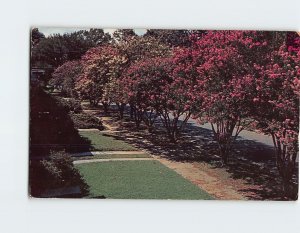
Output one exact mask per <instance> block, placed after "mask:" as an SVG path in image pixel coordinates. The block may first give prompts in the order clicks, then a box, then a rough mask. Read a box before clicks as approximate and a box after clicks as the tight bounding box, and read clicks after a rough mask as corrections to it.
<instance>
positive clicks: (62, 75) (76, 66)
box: [49, 60, 82, 98]
mask: <svg viewBox="0 0 300 233" xmlns="http://www.w3.org/2000/svg"><path fill="white" fill-rule="evenodd" d="M81 75H82V65H81V61H80V60H74V61H67V62H65V63H64V64H63V65H61V66H59V67H58V68H56V69H55V71H54V72H53V74H52V78H51V79H50V81H49V84H50V85H52V86H54V87H56V88H59V89H60V90H61V92H62V93H63V94H64V95H66V96H68V97H73V98H74V97H76V91H75V83H76V81H77V80H78V78H79V77H80V76H81Z"/></svg>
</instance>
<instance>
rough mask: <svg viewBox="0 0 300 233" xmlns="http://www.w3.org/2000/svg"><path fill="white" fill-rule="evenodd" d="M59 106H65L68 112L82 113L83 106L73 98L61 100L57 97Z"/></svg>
mask: <svg viewBox="0 0 300 233" xmlns="http://www.w3.org/2000/svg"><path fill="white" fill-rule="evenodd" d="M56 100H57V102H58V104H59V105H61V106H63V107H64V108H65V109H66V110H67V111H68V112H75V113H80V112H82V108H81V104H80V101H79V100H75V99H73V98H61V97H56Z"/></svg>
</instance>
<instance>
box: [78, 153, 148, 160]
mask: <svg viewBox="0 0 300 233" xmlns="http://www.w3.org/2000/svg"><path fill="white" fill-rule="evenodd" d="M119 158H150V156H149V155H147V154H109V155H92V156H81V157H73V159H74V160H85V159H119Z"/></svg>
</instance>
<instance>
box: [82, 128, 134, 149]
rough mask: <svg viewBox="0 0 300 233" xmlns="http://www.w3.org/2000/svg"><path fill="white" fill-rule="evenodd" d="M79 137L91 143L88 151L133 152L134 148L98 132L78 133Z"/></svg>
mask: <svg viewBox="0 0 300 233" xmlns="http://www.w3.org/2000/svg"><path fill="white" fill-rule="evenodd" d="M79 134H80V136H81V137H84V138H86V139H88V140H90V142H91V146H90V150H97V151H125V150H129V151H134V150H136V148H134V147H133V146H131V145H130V144H128V143H126V142H124V141H121V140H118V139H116V138H115V137H113V136H111V135H107V134H104V133H101V132H100V131H99V132H98V131H80V132H79Z"/></svg>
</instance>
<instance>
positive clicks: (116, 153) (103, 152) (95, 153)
mask: <svg viewBox="0 0 300 233" xmlns="http://www.w3.org/2000/svg"><path fill="white" fill-rule="evenodd" d="M141 154H145V152H143V151H86V152H80V153H74V154H72V156H73V157H82V156H94V155H141Z"/></svg>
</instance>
